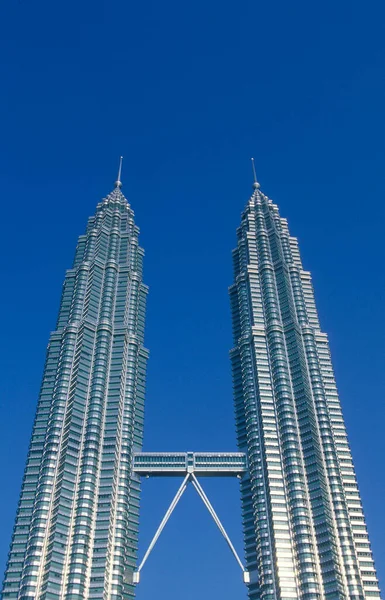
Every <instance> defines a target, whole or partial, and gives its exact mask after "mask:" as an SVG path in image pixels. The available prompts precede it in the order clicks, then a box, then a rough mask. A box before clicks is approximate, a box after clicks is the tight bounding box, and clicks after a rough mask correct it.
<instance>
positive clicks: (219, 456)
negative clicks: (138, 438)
mask: <svg viewBox="0 0 385 600" xmlns="http://www.w3.org/2000/svg"><path fill="white" fill-rule="evenodd" d="M246 469H247V462H246V454H244V453H243V452H139V453H136V454H134V457H133V471H134V473H138V475H141V476H143V477H181V476H184V475H186V473H195V475H196V476H197V477H241V476H242V475H243V474H244V473H245V472H246Z"/></svg>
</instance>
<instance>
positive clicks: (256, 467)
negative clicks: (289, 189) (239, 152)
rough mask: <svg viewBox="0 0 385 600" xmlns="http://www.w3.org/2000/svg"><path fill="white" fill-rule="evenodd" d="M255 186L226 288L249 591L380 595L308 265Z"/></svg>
mask: <svg viewBox="0 0 385 600" xmlns="http://www.w3.org/2000/svg"><path fill="white" fill-rule="evenodd" d="M253 188H254V192H253V195H252V196H251V198H250V200H249V202H248V204H247V206H246V208H245V210H244V212H243V214H242V220H241V225H240V227H239V229H238V245H237V248H236V249H235V250H234V252H233V263H234V284H233V285H232V286H231V288H230V298H231V307H232V320H233V337H234V348H233V349H232V351H231V360H232V369H233V387H234V402H235V415H236V427H237V437H238V447H239V450H240V451H242V452H245V453H246V454H247V459H248V465H249V473H248V475H247V476H245V477H244V478H243V480H242V482H241V493H242V506H243V524H244V536H245V550H246V569H247V571H248V572H249V573H250V585H249V597H250V599H251V600H256V599H261V600H278V599H281V600H283V599H285V600H291V599H294V598H301V599H303V600H319V599H323V598H325V599H330V600H331V599H333V600H334V599H339V600H342V599H346V600H347V599H352V600H353V599H357V600H358V599H363V598H379V590H378V582H377V577H376V573H375V570H374V565H373V559H372V553H371V549H370V544H369V539H368V534H367V530H366V525H365V519H364V515H363V512H362V506H361V500H360V495H359V492H358V487H357V482H356V476H355V472H354V468H353V463H352V457H351V453H350V448H349V444H348V440H347V437H346V430H345V425H344V421H343V417H342V413H341V406H340V401H339V398H338V393H337V388H336V384H335V380H334V374H333V368H332V364H331V358H330V350H329V344H328V339H327V336H326V334H325V333H322V332H321V330H320V325H319V321H318V316H317V311H316V307H315V301H314V294H313V288H312V283H311V277H310V273H308V272H307V271H304V269H303V268H302V263H301V259H300V255H299V249H298V243H297V240H296V239H295V238H293V237H291V236H290V234H289V231H288V226H287V222H286V220H285V219H283V218H281V217H280V215H279V212H278V208H277V206H276V205H275V204H273V202H272V201H271V200H270V199H269V198H267V196H265V195H264V194H263V193H262V192H261V191H260V190H259V184H258V185H256V184H254V186H253Z"/></svg>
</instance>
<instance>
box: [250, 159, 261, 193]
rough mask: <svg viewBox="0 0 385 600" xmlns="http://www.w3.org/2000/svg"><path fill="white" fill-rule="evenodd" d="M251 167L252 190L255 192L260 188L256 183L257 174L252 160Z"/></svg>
mask: <svg viewBox="0 0 385 600" xmlns="http://www.w3.org/2000/svg"><path fill="white" fill-rule="evenodd" d="M251 166H252V168H253V177H254V183H253V188H254V189H255V190H258V189H259V188H260V187H261V186H260V185H259V183H258V181H257V174H256V172H255V162H254V158H252V159H251Z"/></svg>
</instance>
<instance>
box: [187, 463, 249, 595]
mask: <svg viewBox="0 0 385 600" xmlns="http://www.w3.org/2000/svg"><path fill="white" fill-rule="evenodd" d="M191 482H192V484H193V486H194V488H195V489H196V491H197V492H198V494H199V496H200V497H201V499H202V501H203V503H204V505H205V506H206V508H207V510H208V511H209V513H210V515H211V516H212V518H213V519H214V522H215V523H216V525H217V527H218V529H219V531H220V532H221V534H222V535H223V537H224V538H225V540H226V542H227V544H228V546H229V548H230V550H231V552H232V553H233V555H234V558H235V560H236V561H237V563H238V564H239V566H240V567H241V569H242V572H243V581H244V582H245V583H250V574H249V572H248V571H246V569H245V567H244V566H243V564H242V561H241V559H240V558H239V556H238V553H237V551H236V550H235V548H234V546H233V544H232V543H231V540H230V538H229V536H228V535H227V532H226V529H225V528H224V527H223V525H222V523H221V521H220V519H219V517H218V515H217V513H216V512H215V510H214V508H213V506H212V504H211V502H210V500H209V499H208V497H207V496H206V494H205V492H204V491H203V488H202V486H201V484H200V483H199V481H198V479H197V478H196V477H195V475H194V473H191Z"/></svg>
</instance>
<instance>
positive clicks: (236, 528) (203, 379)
mask: <svg viewBox="0 0 385 600" xmlns="http://www.w3.org/2000/svg"><path fill="white" fill-rule="evenodd" d="M384 19H385V7H384V4H383V2H380V0H368V1H367V2H365V4H363V3H361V2H357V1H356V0H350V1H348V0H334V1H331V0H325V1H324V2H322V3H312V2H308V1H306V2H305V0H294V1H293V2H290V3H287V2H283V1H282V0H273V1H270V2H263V3H262V2H260V1H256V0H253V1H250V0H245V1H240V2H238V3H234V2H228V1H227V0H222V1H221V2H219V0H211V2H207V1H206V2H204V1H203V0H196V1H195V2H194V3H185V2H177V1H176V0H164V1H163V2H155V1H154V0H149V1H147V2H142V3H140V2H123V1H122V0H112V1H110V2H108V3H107V2H105V3H104V2H101V1H100V0H93V1H92V2H91V1H90V0H83V2H75V1H74V0H68V1H67V2H65V3H64V2H62V3H58V2H48V0H35V2H33V3H31V2H26V0H18V1H14V2H11V1H10V0H4V1H3V2H2V5H1V7H0V57H1V58H0V78H1V79H0V81H1V84H2V94H1V96H0V114H1V141H0V189H1V191H2V216H3V221H2V222H3V226H2V231H1V236H0V245H1V248H0V257H1V263H2V264H1V273H2V282H3V286H2V294H1V296H0V303H1V315H2V328H1V334H2V335H1V344H0V359H1V362H0V364H1V379H0V469H1V474H2V482H3V486H2V488H3V489H2V494H1V496H0V532H1V534H0V564H1V570H2V569H3V565H4V564H5V560H6V554H7V551H8V543H9V539H10V534H11V530H12V522H13V519H14V514H15V509H16V503H17V498H18V494H19V489H20V483H21V477H22V471H23V465H24V461H25V457H26V452H27V447H28V439H29V435H30V431H31V426H32V420H33V415H34V411H35V406H36V400H37V395H38V390H39V385H40V379H41V374H42V369H43V363H44V355H45V348H46V344H47V341H48V336H49V332H50V331H51V330H52V329H53V328H54V326H55V319H56V314H57V310H58V305H59V298H60V292H61V285H62V280H63V277H64V272H65V269H66V268H68V267H69V266H70V265H71V262H72V258H73V254H74V249H75V244H76V240H77V236H78V235H79V234H81V233H82V232H83V231H84V228H85V225H86V220H87V217H88V216H89V215H90V214H92V213H93V212H94V209H95V206H96V204H97V202H98V201H99V200H100V198H101V197H102V196H104V195H105V194H107V193H108V192H109V191H110V190H111V189H112V186H113V182H114V180H115V178H116V172H117V166H118V158H119V156H120V155H121V154H123V155H124V157H125V161H124V168H123V182H124V187H123V191H124V192H125V194H126V196H127V197H128V199H129V201H130V202H131V204H132V206H133V208H134V210H135V214H136V220H137V223H138V225H139V226H140V228H141V243H142V245H143V246H144V247H145V250H146V259H145V281H146V283H147V284H149V286H150V295H149V302H148V314H147V330H146V345H147V347H148V348H149V349H150V352H151V357H150V361H149V365H148V394H147V412H146V432H145V448H146V449H147V450H153V449H161V450H174V449H175V450H232V449H234V448H235V435H234V426H233V413H232V391H231V376H230V364H229V359H228V350H229V349H230V347H231V323H230V311H229V302H228V296H227V286H228V285H229V284H230V283H231V281H232V273H231V249H232V248H233V247H234V245H235V230H236V227H237V225H238V224H239V220H240V213H241V210H242V208H243V206H244V204H245V202H246V200H247V198H248V196H249V194H250V192H251V181H252V177H251V168H250V163H249V158H250V156H255V159H256V167H257V173H258V178H259V180H260V181H261V184H262V189H263V191H264V192H265V193H267V194H268V195H269V196H270V197H271V198H273V199H274V201H276V202H277V203H278V204H279V206H280V209H281V214H282V216H285V217H287V218H288V220H289V227H290V230H291V233H292V234H293V235H296V236H298V238H299V241H300V248H301V252H302V259H303V263H304V266H305V268H307V269H309V270H311V271H312V274H313V280H314V286H315V291H316V298H317V306H318V309H319V313H320V318H321V323H322V327H323V329H324V330H325V331H326V332H328V334H329V336H330V342H331V348H332V353H333V360H334V366H335V370H336V375H337V383H338V386H339V390H340V395H341V399H342V403H343V408H344V414H345V418H346V422H347V426H348V431H349V438H350V442H351V446H352V450H353V455H354V459H355V465H356V468H357V473H358V478H359V483H360V487H361V492H362V496H363V501H364V508H365V512H366V516H367V520H368V526H369V532H370V535H371V539H372V544H373V549H374V552H375V558H376V564H377V567H378V571H379V574H380V578H381V579H382V582H384V581H385V556H384V550H383V549H384V539H385V513H384V510H383V497H384V494H385V481H384V479H385V475H384V457H385V436H384V420H385V403H384V389H385V376H384V358H385V352H384V351H385V331H384V329H385V327H384V319H383V309H384V300H385V298H384V296H385V289H384V258H385V257H384V242H383V237H384V236H383V229H384V200H383V198H384V193H383V189H384V164H385V144H384V140H385V136H384V134H385V119H384V105H385V102H384V101H385V78H384V58H385V44H384V35H383V23H384ZM176 485H177V482H176V481H156V480H154V481H148V482H145V483H144V485H143V502H142V514H141V519H142V522H141V554H143V552H144V550H145V545H146V543H148V541H149V539H150V537H151V535H152V533H153V532H154V530H155V528H156V526H157V524H158V522H159V521H160V519H161V517H162V511H163V510H164V509H165V508H166V506H167V504H168V502H169V501H170V500H171V497H172V495H173V493H174V491H175V489H176ZM206 487H207V491H208V493H209V496H210V498H211V499H212V502H213V504H214V506H215V507H216V508H217V509H218V512H219V515H220V516H221V517H222V518H223V522H224V524H225V526H226V527H227V528H228V530H229V532H230V533H231V535H232V536H233V538H234V541H235V544H236V546H237V548H238V550H240V551H242V537H241V532H240V509H239V502H238V488H237V482H236V481H232V480H231V481H214V482H213V481H208V482H207V485H206ZM155 592H156V594H157V598H158V599H160V600H162V599H167V600H180V597H181V595H183V597H184V598H185V599H186V600H193V599H194V600H195V599H196V598H197V597H199V598H200V600H212V598H213V597H218V598H221V600H230V599H231V600H232V599H233V598H234V597H237V598H246V594H245V590H244V588H243V585H242V583H241V577H240V573H239V572H238V567H237V565H236V564H235V561H234V560H233V558H232V556H231V555H230V553H229V551H228V549H227V547H226V546H225V543H224V541H223V540H222V539H221V538H220V534H219V533H218V532H217V531H216V530H215V526H214V525H213V524H212V523H211V522H210V520H209V516H208V515H207V514H206V513H205V509H204V507H203V505H201V502H200V500H199V498H198V497H197V496H196V494H195V493H194V492H193V490H192V489H191V490H188V493H187V494H186V496H185V497H184V498H183V500H182V502H181V504H180V506H179V507H178V508H177V510H176V512H175V514H174V515H173V518H172V520H171V521H170V524H169V526H168V527H167V528H166V530H165V532H164V534H163V537H162V538H161V539H160V541H159V545H158V546H157V548H156V551H154V554H153V555H152V556H151V558H150V559H149V561H148V563H147V565H146V567H145V569H144V571H143V578H142V583H141V585H140V586H139V588H138V595H137V597H138V600H150V598H153V597H154V593H155Z"/></svg>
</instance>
